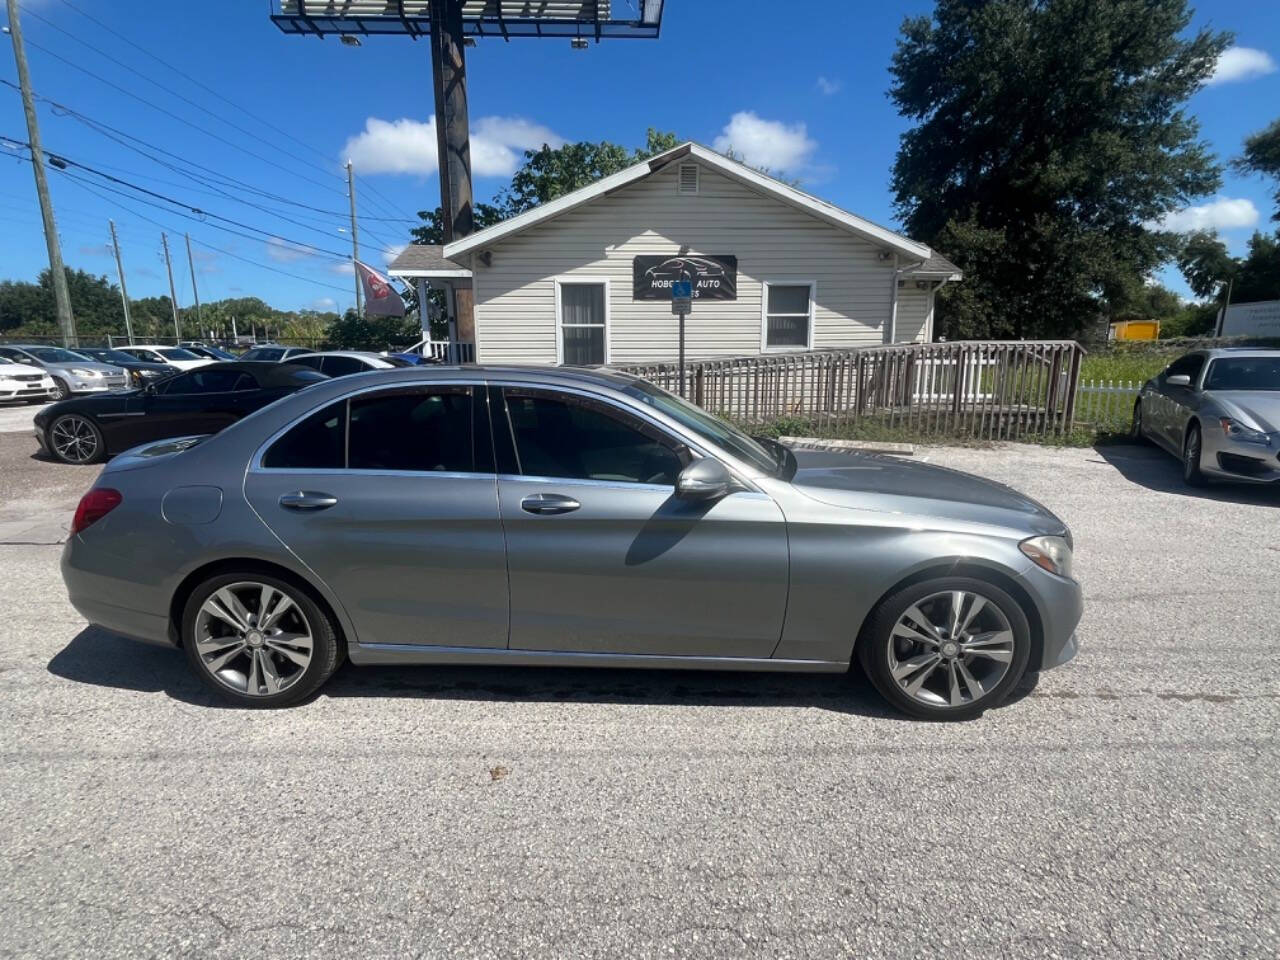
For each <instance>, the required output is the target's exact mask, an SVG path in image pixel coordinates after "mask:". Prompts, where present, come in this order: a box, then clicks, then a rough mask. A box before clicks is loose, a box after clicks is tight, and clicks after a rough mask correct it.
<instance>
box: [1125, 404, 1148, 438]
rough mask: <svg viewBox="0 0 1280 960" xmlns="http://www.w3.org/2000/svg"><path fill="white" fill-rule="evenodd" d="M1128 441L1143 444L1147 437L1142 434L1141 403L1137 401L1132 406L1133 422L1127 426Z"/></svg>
mask: <svg viewBox="0 0 1280 960" xmlns="http://www.w3.org/2000/svg"><path fill="white" fill-rule="evenodd" d="M1129 439H1130V440H1132V441H1133V442H1134V443H1138V444H1145V443H1146V442H1147V435H1146V434H1145V433H1143V432H1142V401H1141V400H1138V401H1136V402H1135V403H1134V405H1133V422H1132V423H1131V424H1130V426H1129Z"/></svg>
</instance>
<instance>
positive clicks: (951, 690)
mask: <svg viewBox="0 0 1280 960" xmlns="http://www.w3.org/2000/svg"><path fill="white" fill-rule="evenodd" d="M1014 643H1015V640H1014V633H1013V628H1012V627H1011V626H1010V624H1009V619H1008V617H1006V616H1005V614H1004V611H1002V610H1001V609H1000V607H999V606H998V605H997V604H996V603H995V602H994V601H993V600H990V599H988V598H987V597H984V596H982V595H981V594H978V593H975V592H972V591H968V590H947V591H944V592H940V593H934V594H930V595H929V596H927V597H925V598H923V599H921V600H918V601H917V602H915V603H913V604H912V605H911V606H910V607H908V608H907V609H906V611H905V612H904V613H903V614H902V616H901V617H899V618H898V622H897V623H896V624H895V625H894V628H893V631H892V633H891V634H890V636H889V641H888V644H889V647H888V653H889V673H890V675H891V676H892V677H893V680H894V682H895V683H896V684H897V685H898V687H899V688H900V689H901V690H902V692H903V693H905V694H906V695H907V696H909V697H911V698H912V699H913V700H917V701H919V702H920V703H923V704H926V705H928V706H931V707H943V708H956V707H967V706H970V705H971V704H973V703H976V702H977V701H979V700H981V699H982V698H983V697H985V696H987V695H988V694H989V693H990V692H991V691H992V690H994V689H995V688H996V687H997V686H999V684H1000V681H1001V680H1003V679H1004V676H1005V674H1006V673H1008V671H1009V665H1010V664H1011V663H1012V662H1013V658H1014Z"/></svg>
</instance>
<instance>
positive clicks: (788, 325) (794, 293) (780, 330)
mask: <svg viewBox="0 0 1280 960" xmlns="http://www.w3.org/2000/svg"><path fill="white" fill-rule="evenodd" d="M813 287H814V285H813V284H812V283H807V282H806V283H766V284H765V285H764V346H765V349H766V350H768V349H774V348H779V349H796V348H801V349H803V348H806V347H809V346H810V345H811V344H812V343H813Z"/></svg>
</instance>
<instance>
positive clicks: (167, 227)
mask: <svg viewBox="0 0 1280 960" xmlns="http://www.w3.org/2000/svg"><path fill="white" fill-rule="evenodd" d="M55 169H56V168H55ZM58 173H60V174H61V175H62V176H64V177H68V179H71V180H74V181H75V182H76V183H78V184H79V185H80V188H81V189H82V190H86V191H88V192H89V193H91V194H93V195H94V196H96V197H97V198H98V199H100V200H104V201H106V202H107V203H110V204H113V205H118V206H121V207H123V208H124V209H125V210H128V211H129V212H130V213H131V214H132V215H133V216H135V217H137V218H138V219H140V220H145V221H146V222H147V223H149V224H151V225H152V226H156V227H159V228H160V229H161V230H168V231H169V232H171V233H182V232H184V231H181V230H178V229H176V228H175V227H173V226H172V225H170V224H165V223H161V222H160V221H159V220H155V219H153V218H151V217H148V216H147V215H146V214H145V213H140V212H139V211H137V210H135V209H134V208H133V207H131V206H129V205H128V204H123V203H120V201H119V200H112V199H111V197H108V196H107V195H106V194H104V193H101V192H99V191H98V190H96V189H94V187H92V186H90V185H89V184H88V183H87V182H85V181H84V180H82V179H81V178H79V177H74V176H71V175H70V174H68V173H67V171H65V170H59V171H58ZM209 226H214V227H215V228H216V225H215V224H209ZM251 239H257V238H251ZM191 242H192V243H194V244H196V245H197V246H200V247H204V248H205V249H206V250H212V251H214V252H215V253H220V254H222V255H223V256H227V257H230V258H231V259H232V260H240V261H242V262H244V263H247V264H249V265H250V266H252V267H257V268H258V269H260V270H269V271H271V272H272V273H278V274H280V275H281V276H285V277H292V278H293V279H294V280H301V281H303V282H304V283H310V284H312V285H314V286H318V287H326V288H328V289H330V290H337V291H338V292H340V293H346V292H347V289H346V287H339V286H335V285H334V284H332V283H325V282H324V281H323V280H316V279H314V278H312V277H304V276H302V274H299V273H290V272H289V271H288V270H281V269H279V268H278V267H273V266H270V265H269V264H265V263H262V262H260V261H258V260H251V259H250V258H248V257H242V256H240V254H238V253H232V252H231V251H230V250H226V249H224V248H222V247H218V246H214V245H213V244H212V243H206V242H205V241H203V240H196V239H193V240H192V241H191ZM183 289H184V290H185V289H186V288H185V287H184V288H183Z"/></svg>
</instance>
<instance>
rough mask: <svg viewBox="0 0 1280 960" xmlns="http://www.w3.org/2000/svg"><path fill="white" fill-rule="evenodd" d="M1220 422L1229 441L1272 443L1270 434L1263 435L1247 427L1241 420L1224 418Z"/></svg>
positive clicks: (1259, 431)
mask: <svg viewBox="0 0 1280 960" xmlns="http://www.w3.org/2000/svg"><path fill="white" fill-rule="evenodd" d="M1218 422H1219V423H1221V424H1222V432H1223V433H1225V434H1226V435H1227V439H1228V440H1243V441H1244V442H1245V443H1270V442H1271V437H1270V436H1269V435H1268V434H1265V433H1263V432H1262V431H1261V430H1255V429H1253V427H1246V426H1245V425H1244V424H1243V423H1241V422H1240V421H1239V420H1232V419H1231V418H1230V417H1223V418H1222V419H1221V420H1219V421H1218Z"/></svg>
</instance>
